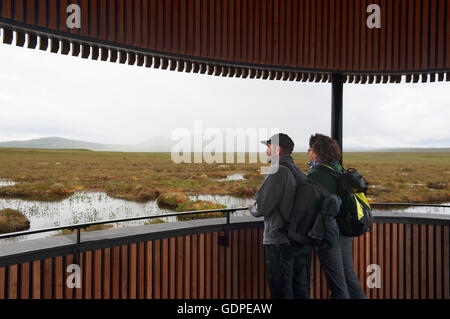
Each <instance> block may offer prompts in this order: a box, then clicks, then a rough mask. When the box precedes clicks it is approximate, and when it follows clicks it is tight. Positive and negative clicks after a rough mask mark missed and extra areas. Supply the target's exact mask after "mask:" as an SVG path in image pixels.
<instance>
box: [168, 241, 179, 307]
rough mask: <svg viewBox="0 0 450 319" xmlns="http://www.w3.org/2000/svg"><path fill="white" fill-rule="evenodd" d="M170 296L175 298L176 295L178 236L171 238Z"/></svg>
mask: <svg viewBox="0 0 450 319" xmlns="http://www.w3.org/2000/svg"><path fill="white" fill-rule="evenodd" d="M169 241H170V242H169V269H170V271H169V298H170V299H175V297H176V291H177V289H176V273H177V271H175V270H176V269H177V268H176V260H177V250H176V238H173V237H172V238H170V239H169Z"/></svg>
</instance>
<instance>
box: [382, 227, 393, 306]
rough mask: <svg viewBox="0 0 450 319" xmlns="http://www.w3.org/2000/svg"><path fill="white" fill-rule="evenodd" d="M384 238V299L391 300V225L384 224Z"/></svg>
mask: <svg viewBox="0 0 450 319" xmlns="http://www.w3.org/2000/svg"><path fill="white" fill-rule="evenodd" d="M384 237H385V246H384V251H385V255H384V260H385V263H384V267H383V269H384V275H385V281H384V288H383V289H384V298H385V299H390V298H391V282H392V278H391V267H392V263H391V245H392V244H393V243H392V242H391V224H384Z"/></svg>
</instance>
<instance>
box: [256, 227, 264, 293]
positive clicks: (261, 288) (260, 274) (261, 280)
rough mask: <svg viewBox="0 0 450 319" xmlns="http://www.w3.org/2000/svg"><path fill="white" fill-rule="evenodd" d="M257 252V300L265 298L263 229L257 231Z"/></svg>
mask: <svg viewBox="0 0 450 319" xmlns="http://www.w3.org/2000/svg"><path fill="white" fill-rule="evenodd" d="M258 243H259V244H258V251H259V267H258V281H259V294H258V298H259V299H261V298H265V286H266V274H265V271H264V266H265V262H264V245H263V244H262V243H263V229H262V228H259V229H258Z"/></svg>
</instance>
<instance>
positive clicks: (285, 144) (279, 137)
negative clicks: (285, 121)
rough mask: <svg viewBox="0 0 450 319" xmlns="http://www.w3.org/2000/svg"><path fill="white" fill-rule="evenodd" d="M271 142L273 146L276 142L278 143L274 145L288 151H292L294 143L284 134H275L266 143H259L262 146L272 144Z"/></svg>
mask: <svg viewBox="0 0 450 319" xmlns="http://www.w3.org/2000/svg"><path fill="white" fill-rule="evenodd" d="M272 141H273V143H274V144H275V143H276V142H277V141H278V143H276V144H277V145H279V146H281V147H282V148H285V149H287V150H290V151H293V150H294V141H293V140H292V139H291V138H290V137H289V136H288V135H287V134H284V133H278V134H275V135H273V136H272V137H271V138H269V139H268V140H267V141H261V143H263V144H264V145H269V144H272Z"/></svg>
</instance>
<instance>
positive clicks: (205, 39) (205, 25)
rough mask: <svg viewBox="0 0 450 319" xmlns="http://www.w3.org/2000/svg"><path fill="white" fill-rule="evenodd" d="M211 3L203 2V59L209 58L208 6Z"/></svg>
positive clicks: (203, 0) (204, 0)
mask: <svg viewBox="0 0 450 319" xmlns="http://www.w3.org/2000/svg"><path fill="white" fill-rule="evenodd" d="M209 3H210V1H208V0H201V12H202V14H201V26H202V34H201V37H202V40H201V42H202V51H201V56H202V57H206V56H208V49H209V48H208V31H209V28H210V26H209V23H210V21H209V16H208V13H209V11H208V4H209Z"/></svg>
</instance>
